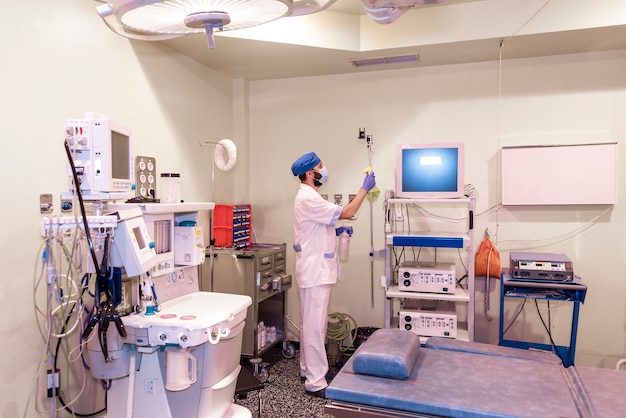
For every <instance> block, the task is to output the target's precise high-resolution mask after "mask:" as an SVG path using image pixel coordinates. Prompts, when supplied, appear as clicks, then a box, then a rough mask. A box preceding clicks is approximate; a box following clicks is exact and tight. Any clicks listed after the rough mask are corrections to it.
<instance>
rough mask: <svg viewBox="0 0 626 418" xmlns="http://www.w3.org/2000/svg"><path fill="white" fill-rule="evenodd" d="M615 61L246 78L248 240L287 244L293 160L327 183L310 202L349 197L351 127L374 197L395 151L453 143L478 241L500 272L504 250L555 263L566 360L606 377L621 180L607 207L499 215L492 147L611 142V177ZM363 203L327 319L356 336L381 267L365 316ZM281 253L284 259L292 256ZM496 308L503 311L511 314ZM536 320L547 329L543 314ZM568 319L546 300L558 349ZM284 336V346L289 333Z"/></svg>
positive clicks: (615, 329)
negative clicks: (577, 290)
mask: <svg viewBox="0 0 626 418" xmlns="http://www.w3.org/2000/svg"><path fill="white" fill-rule="evenodd" d="M625 65H626V54H625V52H624V51H615V52H607V53H598V54H581V55H570V56H557V57H546V58H537V59H527V60H519V61H515V60H512V61H505V62H503V63H502V70H501V72H499V63H498V62H487V63H477V64H467V65H456V66H446V67H436V68H421V69H414V70H396V71H392V70H389V71H385V72H370V73H363V74H358V75H338V76H330V77H311V78H294V79H284V80H274V81H257V82H251V83H250V127H249V128H250V152H251V154H252V155H255V158H254V159H251V161H250V172H251V173H254V174H255V175H254V176H251V178H250V190H251V200H252V202H253V204H254V211H253V212H254V216H253V218H254V225H255V228H256V230H257V234H258V237H259V240H260V241H264V242H278V241H280V242H287V244H288V245H287V246H288V248H290V247H291V245H292V237H291V234H292V232H291V228H292V225H291V222H292V214H291V211H292V207H291V205H292V200H293V198H294V196H295V193H296V190H297V187H298V180H297V179H295V178H294V177H292V176H291V173H290V172H289V167H290V165H291V162H292V161H294V160H295V158H297V157H298V156H299V155H301V154H303V153H305V152H308V151H315V152H317V153H318V155H319V156H320V157H321V159H322V161H323V162H324V164H325V165H326V166H327V167H328V169H329V172H330V180H329V182H328V183H327V184H326V185H324V186H323V187H322V188H321V189H320V192H321V193H327V194H328V195H329V196H333V195H334V194H335V193H341V194H343V196H344V199H345V198H347V196H348V194H349V193H355V192H356V191H357V190H358V188H359V187H360V185H361V179H362V173H363V169H364V168H365V167H367V166H368V161H369V152H368V149H367V147H366V144H365V142H364V141H361V140H357V134H358V129H359V128H360V127H365V128H366V132H367V133H368V134H371V135H372V136H373V147H372V161H373V167H374V170H375V171H376V178H377V182H378V187H379V188H380V189H381V190H387V189H393V188H394V184H393V181H394V180H393V178H394V177H393V176H394V170H395V156H394V152H395V151H394V150H395V145H396V144H398V143H411V142H456V141H462V142H465V144H466V157H465V161H466V169H465V176H466V183H470V184H472V185H473V186H474V187H475V188H476V190H477V193H478V201H477V219H476V235H477V238H478V240H480V239H482V237H483V232H484V231H485V229H487V228H488V230H489V233H490V234H491V236H492V237H493V239H494V241H495V242H496V243H497V246H498V248H499V250H500V254H501V258H502V260H503V263H502V264H503V265H504V266H508V265H509V262H508V256H509V255H508V254H509V251H534V252H555V253H565V254H567V255H568V256H569V257H570V258H571V259H572V260H573V261H574V266H575V272H576V274H577V275H579V276H581V277H582V279H583V280H584V282H585V283H586V284H587V285H588V286H589V292H588V295H587V300H586V301H585V303H584V305H583V306H582V308H581V314H580V322H579V323H580V326H579V334H578V339H577V342H578V347H577V351H576V360H577V364H581V365H591V366H599V367H613V365H614V364H615V361H616V360H617V359H618V358H620V357H623V356H624V355H625V353H626V345H625V332H624V328H625V319H626V318H625V316H626V311H625V302H626V289H625V286H624V271H623V261H622V260H623V257H622V254H621V242H622V241H623V239H624V234H625V232H624V221H625V210H626V209H625V206H624V199H625V196H624V192H623V187H621V185H622V184H624V182H625V181H626V178H625V177H624V176H625V175H624V170H623V169H621V168H619V169H618V178H617V184H618V203H617V204H616V205H615V206H614V207H608V208H607V207H598V206H557V207H498V202H499V197H500V195H499V187H498V184H499V183H498V158H499V157H498V151H499V149H500V148H501V147H502V146H504V145H529V144H534V145H536V144H551V145H554V144H578V143H585V142H608V141H617V142H619V145H618V150H619V151H618V152H619V155H618V158H619V162H618V164H619V166H620V167H621V165H622V164H623V162H624V161H625V158H624V150H623V145H622V143H623V140H624V138H625V137H626V122H625V121H624V118H623V115H622V113H623V112H622V110H623V109H624V108H626V75H625V73H624V72H623V68H625ZM500 83H501V84H500ZM499 85H501V87H500V88H499ZM532 169H533V168H532V164H529V170H532ZM572 169H575V167H572ZM257 174H259V175H257ZM261 174H262V175H261ZM519 175H520V176H524V173H523V172H522V173H519ZM588 181H589V182H593V181H594V180H593V179H591V178H590V179H588ZM368 206H369V205H367V204H366V205H364V206H363V207H362V208H361V211H360V212H359V214H358V219H357V220H356V221H352V222H351V223H352V224H353V225H354V229H355V234H354V235H353V237H352V240H351V246H350V262H349V263H348V264H345V265H343V274H342V279H341V282H340V283H339V284H338V285H337V286H336V287H335V289H334V290H333V293H332V296H331V307H330V312H335V311H338V312H342V313H347V314H349V315H351V316H353V317H354V318H355V319H356V322H357V324H358V326H375V327H380V326H382V325H383V323H384V322H383V321H384V310H383V305H384V295H383V291H382V289H381V288H380V286H379V285H378V283H379V277H380V276H381V275H382V274H383V261H382V260H376V261H375V263H374V270H373V271H374V283H375V290H374V302H375V303H374V307H373V308H372V307H371V301H370V299H371V290H370V280H371V279H370V277H371V269H370V261H369V257H368V255H367V254H368V253H369V250H370V225H369V222H370V213H369V207H368ZM382 210H383V204H382V199H379V200H378V201H377V202H375V203H374V205H373V225H374V228H373V236H374V249H375V250H381V249H383V247H384V237H383V219H384V217H383V212H382ZM476 245H477V244H476ZM288 255H289V260H290V262H291V263H293V251H291V252H290V253H288ZM482 286H483V284H482V282H477V283H476V289H477V297H476V340H477V341H483V342H493V343H497V341H498V322H497V320H498V317H499V311H498V308H499V300H498V291H496V292H494V293H492V294H491V309H490V311H489V313H490V315H491V316H492V317H494V318H495V319H494V320H493V321H491V322H489V321H487V320H486V319H485V315H484V313H483V300H484V299H483V297H482ZM288 299H289V309H288V314H289V316H290V318H291V319H292V320H294V322H295V323H298V320H299V310H298V299H297V293H296V291H295V289H292V290H290V292H289V298H288ZM507 306H508V308H507V309H510V310H515V308H517V306H518V305H517V304H515V303H514V304H513V305H512V306H509V305H508V304H507ZM542 315H543V316H544V318H546V320H547V312H546V308H545V307H543V308H542ZM523 316H524V317H525V318H526V321H527V322H530V324H532V326H531V328H530V330H525V331H524V330H519V331H515V330H514V331H513V332H517V337H523V338H538V340H537V341H538V342H543V339H544V337H545V334H546V333H545V331H543V329H542V328H541V323H540V322H539V319H538V316H537V313H536V312H535V311H534V310H532V309H531V310H529V311H527V312H526V311H525V313H524V315H523ZM570 318H571V305H570V304H561V303H552V304H551V320H550V322H551V327H552V332H553V334H554V335H555V338H556V342H557V344H559V345H568V344H569V339H568V337H569V323H570ZM600 324H601V326H600ZM290 331H291V332H292V334H293V335H294V336H293V338H297V337H296V335H297V330H296V329H295V328H294V327H292V328H291V329H290ZM507 335H508V336H509V337H511V335H510V334H507ZM512 336H513V337H515V334H513V335H512Z"/></svg>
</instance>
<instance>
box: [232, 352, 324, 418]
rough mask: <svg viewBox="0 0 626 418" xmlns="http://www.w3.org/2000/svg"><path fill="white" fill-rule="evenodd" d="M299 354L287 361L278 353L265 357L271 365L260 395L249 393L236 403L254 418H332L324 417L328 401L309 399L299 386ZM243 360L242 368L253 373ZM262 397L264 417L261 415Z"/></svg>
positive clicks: (311, 397)
mask: <svg viewBox="0 0 626 418" xmlns="http://www.w3.org/2000/svg"><path fill="white" fill-rule="evenodd" d="M299 355H300V351H299V350H296V355H295V357H294V358H292V359H285V358H284V357H282V355H281V351H280V350H279V349H272V350H270V351H269V352H268V353H266V354H265V355H263V361H264V362H266V363H268V364H267V366H266V367H267V370H268V372H269V378H268V380H267V381H266V382H265V388H264V389H262V390H261V391H255V392H250V393H248V394H247V396H246V397H245V398H243V399H242V398H238V397H236V400H235V403H237V404H239V405H242V406H244V407H246V408H248V409H249V410H250V411H251V412H252V417H253V418H288V417H289V418H311V417H314V418H331V417H332V415H329V414H325V413H324V404H325V400H324V399H322V398H316V397H313V396H310V395H307V394H306V392H305V390H304V384H303V383H301V382H300V366H299V364H300V360H299ZM247 362H248V360H247V359H244V360H243V361H242V365H243V366H244V367H247V368H248V369H249V370H250V371H252V370H253V368H252V365H250V364H249V363H247ZM259 396H261V414H260V415H259Z"/></svg>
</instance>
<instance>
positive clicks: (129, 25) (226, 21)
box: [96, 0, 336, 48]
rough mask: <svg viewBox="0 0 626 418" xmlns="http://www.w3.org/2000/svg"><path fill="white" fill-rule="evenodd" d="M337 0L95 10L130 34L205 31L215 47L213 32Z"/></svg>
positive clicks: (179, 0) (120, 1) (141, 4)
mask: <svg viewBox="0 0 626 418" xmlns="http://www.w3.org/2000/svg"><path fill="white" fill-rule="evenodd" d="M335 1H336V0H109V1H108V2H107V3H104V4H102V5H100V6H98V7H97V8H96V10H97V12H98V14H99V15H100V17H101V18H102V19H103V20H104V22H105V24H106V25H107V26H108V27H109V28H110V29H111V30H112V31H114V32H115V33H117V34H118V35H122V36H125V37H127V38H131V39H139V40H145V41H162V40H167V39H173V38H177V37H180V36H184V35H188V34H192V33H202V32H204V33H206V36H207V40H208V43H209V47H210V48H214V47H215V43H214V39H213V34H214V32H221V31H229V30H236V29H244V28H248V27H252V26H257V25H261V24H264V23H269V22H271V21H274V20H277V19H280V18H281V17H284V16H300V15H305V14H311V13H315V12H319V11H321V10H324V9H325V8H327V7H328V6H330V5H331V4H332V3H334V2H335Z"/></svg>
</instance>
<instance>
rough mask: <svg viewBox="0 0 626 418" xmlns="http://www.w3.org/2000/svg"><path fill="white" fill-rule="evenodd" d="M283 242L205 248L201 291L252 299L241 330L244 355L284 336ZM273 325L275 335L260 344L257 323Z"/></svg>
mask: <svg viewBox="0 0 626 418" xmlns="http://www.w3.org/2000/svg"><path fill="white" fill-rule="evenodd" d="M286 254H287V251H286V245H285V244H252V245H251V246H250V248H249V249H246V250H237V249H226V248H217V249H213V250H211V249H208V250H207V254H206V257H207V259H206V261H205V263H204V264H203V265H202V271H201V274H202V277H201V279H200V290H203V291H212V292H223V293H235V294H241V295H247V296H250V297H251V298H252V305H251V306H250V307H249V308H248V315H247V317H246V325H245V328H244V331H243V343H242V351H241V353H242V354H243V355H248V356H260V354H261V353H262V352H264V351H266V350H267V349H269V348H270V347H272V346H273V345H275V344H276V343H278V342H281V341H283V339H284V335H285V326H286V318H285V302H286V299H285V295H286V293H285V291H286V290H288V289H289V288H290V287H291V284H292V276H291V275H290V274H288V273H287V267H286V266H287V262H286V261H287V260H286ZM259 322H263V323H264V325H265V326H266V327H268V328H269V327H271V326H274V327H276V334H277V338H276V339H275V341H272V342H271V343H268V344H265V345H264V346H261V347H259V339H258V335H257V325H258V324H259Z"/></svg>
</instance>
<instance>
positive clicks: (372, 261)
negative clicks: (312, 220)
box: [367, 135, 374, 308]
mask: <svg viewBox="0 0 626 418" xmlns="http://www.w3.org/2000/svg"><path fill="white" fill-rule="evenodd" d="M367 148H368V150H369V152H368V153H369V167H370V168H371V167H372V136H371V135H368V136H367ZM369 193H370V199H369V201H370V295H371V302H372V308H373V307H374V198H373V196H372V195H371V192H369Z"/></svg>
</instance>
